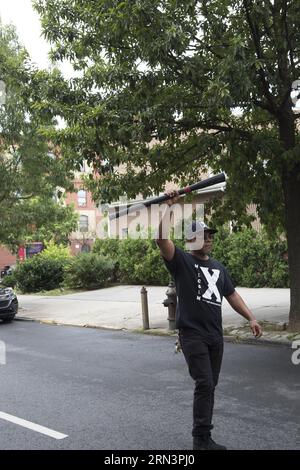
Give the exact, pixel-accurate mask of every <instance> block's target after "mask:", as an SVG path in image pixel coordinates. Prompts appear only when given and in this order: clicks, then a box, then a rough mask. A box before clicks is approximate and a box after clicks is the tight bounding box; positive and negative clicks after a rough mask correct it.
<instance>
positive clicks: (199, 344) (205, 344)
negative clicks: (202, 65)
mask: <svg viewBox="0 0 300 470" xmlns="http://www.w3.org/2000/svg"><path fill="white" fill-rule="evenodd" d="M179 340H180V344H181V348H182V352H183V354H184V357H185V360H186V362H187V365H188V368H189V373H190V375H191V377H192V379H193V380H194V381H195V391H194V403H193V431H192V435H193V436H203V435H204V434H208V433H209V432H210V431H211V429H212V428H213V425H212V415H213V408H214V392H215V387H216V385H217V383H218V378H219V373H220V369H221V364H222V357H223V338H222V336H219V337H216V338H214V339H211V340H207V339H204V338H203V337H202V336H201V335H200V334H199V333H198V332H197V330H192V329H187V328H184V329H180V330H179Z"/></svg>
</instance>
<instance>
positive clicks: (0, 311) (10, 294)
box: [0, 286, 19, 322]
mask: <svg viewBox="0 0 300 470" xmlns="http://www.w3.org/2000/svg"><path fill="white" fill-rule="evenodd" d="M18 307H19V303H18V298H17V296H16V294H15V293H14V291H13V290H12V288H11V287H1V286H0V319H1V320H3V321H5V322H10V321H12V320H13V319H14V318H15V315H16V314H17V313H18Z"/></svg>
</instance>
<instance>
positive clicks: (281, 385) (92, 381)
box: [0, 321, 300, 450]
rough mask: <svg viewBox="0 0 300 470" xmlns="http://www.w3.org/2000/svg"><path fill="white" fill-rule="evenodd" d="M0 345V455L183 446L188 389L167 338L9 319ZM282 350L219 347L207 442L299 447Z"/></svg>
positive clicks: (295, 387) (290, 374)
mask: <svg viewBox="0 0 300 470" xmlns="http://www.w3.org/2000/svg"><path fill="white" fill-rule="evenodd" d="M0 340H1V341H2V342H4V343H5V346H6V364H5V365H0V390H1V405H0V448H1V449H111V450H116V449H119V450H122V449H131V450H132V449H144V450H175V449H178V450H184V449H191V436H190V430H191V420H192V396H193V382H192V380H191V379H190V377H189V376H188V372H187V368H186V365H185V361H184V358H183V356H182V354H180V355H176V354H174V337H158V336H147V335H141V334H133V333H128V332H120V331H105V330H97V329H86V328H78V327H64V326H49V325H42V324H38V323H34V322H26V321H15V322H14V323H13V324H10V325H9V324H8V325H7V324H0ZM4 343H1V344H0V345H1V346H2V349H3V345H4ZM291 353H292V351H291V350H290V349H288V348H285V347H278V346H276V347H275V346H265V345H261V346H258V345H257V346H253V345H246V344H230V343H226V344H225V356H224V362H223V369H222V374H221V377H220V383H219V386H218V389H217V394H216V407H215V430H214V436H215V439H216V440H218V441H219V442H220V443H223V444H225V445H227V446H228V448H229V449H300V437H299V436H300V432H299V416H300V402H299V397H300V365H298V366H295V365H293V364H292V362H291ZM2 359H3V358H2ZM7 415H11V416H12V417H18V418H22V419H24V420H27V421H29V422H31V423H35V424H38V425H41V426H44V427H47V428H50V429H51V430H54V431H56V432H59V433H63V434H65V435H67V436H68V437H65V438H64V439H59V440H58V439H54V438H53V437H50V436H47V435H44V434H41V433H40V432H37V431H34V430H32V429H27V428H24V427H22V426H20V425H19V424H17V423H15V422H9V421H7V420H5V419H3V416H7ZM10 419H11V418H10ZM12 419H13V420H14V418H12Z"/></svg>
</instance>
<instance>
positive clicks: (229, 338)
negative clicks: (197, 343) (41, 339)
mask: <svg viewBox="0 0 300 470" xmlns="http://www.w3.org/2000/svg"><path fill="white" fill-rule="evenodd" d="M15 321H31V322H38V323H41V324H45V325H52V326H72V327H77V328H94V329H98V330H108V331H126V332H128V333H136V334H146V335H153V336H173V337H177V332H176V331H172V330H171V331H169V330H167V329H163V328H151V329H149V330H143V329H142V328H137V329H127V328H115V327H110V326H100V325H92V324H75V323H64V322H59V321H55V320H42V319H37V318H32V317H18V318H15ZM274 336H276V337H277V339H274V338H272V337H269V338H264V337H262V338H259V339H255V338H252V337H251V336H248V333H247V334H244V335H242V334H233V335H230V334H224V341H225V342H230V343H236V344H237V343H245V344H252V345H255V346H259V345H268V346H270V345H272V346H284V347H289V348H290V347H291V346H292V341H291V340H288V339H286V338H285V337H283V338H280V339H279V338H278V336H280V335H278V331H274Z"/></svg>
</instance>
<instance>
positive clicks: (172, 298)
mask: <svg viewBox="0 0 300 470" xmlns="http://www.w3.org/2000/svg"><path fill="white" fill-rule="evenodd" d="M166 295H167V298H166V299H165V300H164V301H163V304H164V306H165V307H168V321H169V330H175V316H176V305H177V295H176V288H175V284H174V282H173V281H170V282H169V285H168V289H167V292H166Z"/></svg>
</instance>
